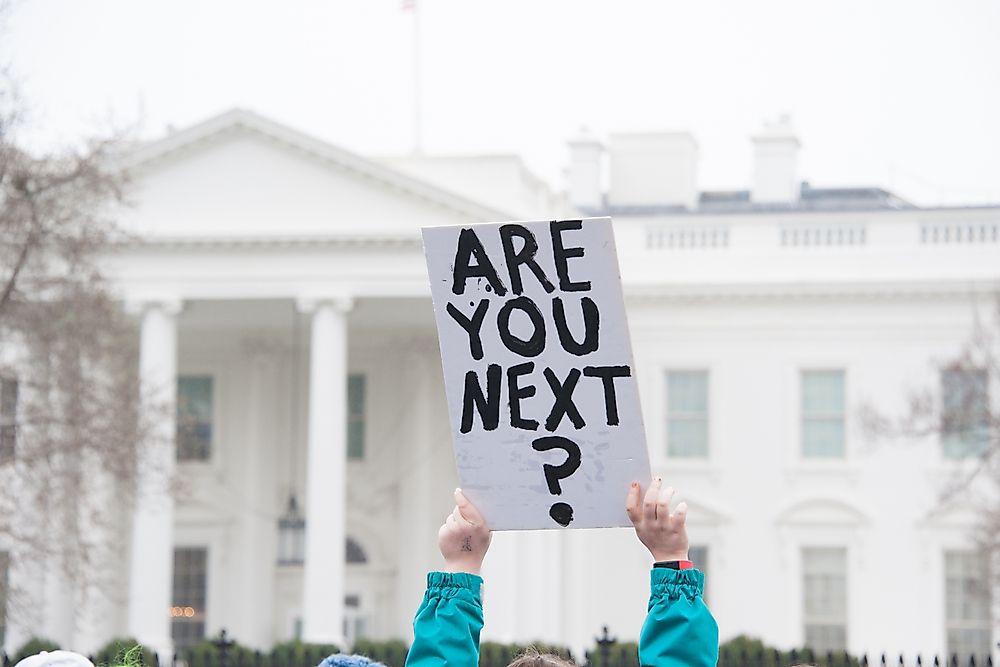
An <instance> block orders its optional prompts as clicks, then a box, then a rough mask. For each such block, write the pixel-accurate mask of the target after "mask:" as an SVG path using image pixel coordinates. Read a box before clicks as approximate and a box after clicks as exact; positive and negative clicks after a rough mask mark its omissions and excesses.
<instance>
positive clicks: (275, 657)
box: [266, 639, 340, 667]
mask: <svg viewBox="0 0 1000 667" xmlns="http://www.w3.org/2000/svg"><path fill="white" fill-rule="evenodd" d="M334 653H340V648H339V647H338V646H337V645H335V644H308V643H306V642H303V641H299V640H297V639H293V640H292V641H287V642H281V643H280V644H275V645H274V647H273V648H272V649H271V654H270V655H269V656H268V659H269V661H270V662H269V663H266V664H267V665H268V667H269V666H270V665H275V667H316V665H318V664H319V663H321V662H323V658H325V657H326V656H328V655H332V654H334Z"/></svg>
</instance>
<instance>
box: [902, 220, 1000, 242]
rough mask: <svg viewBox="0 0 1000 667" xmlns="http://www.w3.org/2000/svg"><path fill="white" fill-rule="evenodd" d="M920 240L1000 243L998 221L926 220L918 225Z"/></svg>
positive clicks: (999, 223) (999, 225) (999, 224)
mask: <svg viewBox="0 0 1000 667" xmlns="http://www.w3.org/2000/svg"><path fill="white" fill-rule="evenodd" d="M920 242H921V243H928V244H935V243H936V244H943V243H962V244H973V243H1000V222H926V223H924V224H922V225H920Z"/></svg>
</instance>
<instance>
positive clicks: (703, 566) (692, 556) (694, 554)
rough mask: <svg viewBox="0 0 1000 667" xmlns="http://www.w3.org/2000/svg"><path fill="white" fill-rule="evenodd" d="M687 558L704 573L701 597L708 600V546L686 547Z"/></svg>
mask: <svg viewBox="0 0 1000 667" xmlns="http://www.w3.org/2000/svg"><path fill="white" fill-rule="evenodd" d="M688 560H690V561H691V562H692V563H694V566H695V567H696V568H698V569H699V570H701V571H702V573H703V574H704V575H705V592H704V593H703V594H702V597H703V598H704V599H705V600H708V547H706V546H704V545H692V546H690V547H688Z"/></svg>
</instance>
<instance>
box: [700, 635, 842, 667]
mask: <svg viewBox="0 0 1000 667" xmlns="http://www.w3.org/2000/svg"><path fill="white" fill-rule="evenodd" d="M799 663H815V664H818V665H822V667H860V664H861V663H860V662H858V660H857V659H856V658H853V657H851V656H850V655H848V654H847V653H845V652H840V653H835V654H824V655H817V654H815V653H814V652H813V651H812V650H811V649H808V648H806V649H794V650H791V651H782V650H781V649H778V648H775V647H773V646H768V645H767V644H765V643H764V642H762V641H761V640H759V639H756V638H754V637H747V636H746V635H739V636H737V637H733V638H732V639H730V640H729V641H727V642H725V643H723V644H722V645H721V646H719V667H742V666H743V665H746V664H753V665H760V667H787V665H795V664H799Z"/></svg>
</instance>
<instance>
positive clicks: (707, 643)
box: [639, 567, 719, 667]
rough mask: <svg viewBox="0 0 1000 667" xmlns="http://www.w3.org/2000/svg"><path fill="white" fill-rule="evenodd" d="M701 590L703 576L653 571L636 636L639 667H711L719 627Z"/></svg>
mask: <svg viewBox="0 0 1000 667" xmlns="http://www.w3.org/2000/svg"><path fill="white" fill-rule="evenodd" d="M704 589H705V575H704V574H702V573H701V572H699V571H698V570H671V569H667V568H660V567H654V568H653V571H652V573H651V574H650V592H649V610H648V613H647V615H646V622H645V623H643V624H642V634H641V635H640V636H639V664H640V665H642V667H715V663H716V662H718V660H719V626H718V625H716V623H715V619H714V618H712V613H711V612H710V611H709V610H708V607H706V606H705V601H704V600H702V597H701V596H702V592H703V591H704Z"/></svg>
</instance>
